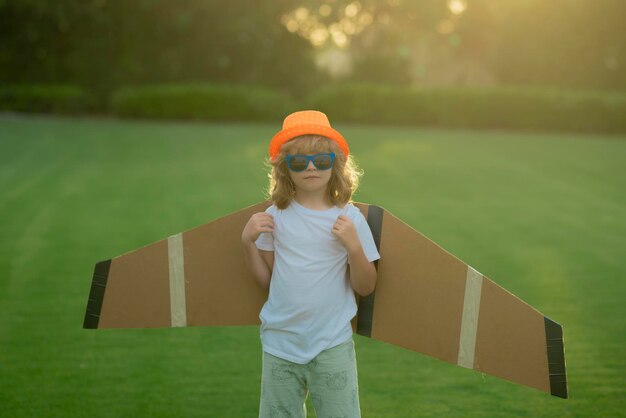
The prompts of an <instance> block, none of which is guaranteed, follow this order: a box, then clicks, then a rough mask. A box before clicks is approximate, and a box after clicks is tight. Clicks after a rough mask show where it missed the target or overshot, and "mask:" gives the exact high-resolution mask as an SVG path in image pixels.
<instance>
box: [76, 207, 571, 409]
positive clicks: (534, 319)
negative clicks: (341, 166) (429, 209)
mask: <svg viewBox="0 0 626 418" xmlns="http://www.w3.org/2000/svg"><path fill="white" fill-rule="evenodd" d="M269 205H270V203H269V202H261V203H258V204H256V205H253V206H250V207H248V208H246V209H243V210H240V211H237V212H235V213H233V214H231V215H228V216H225V217H223V218H220V219H217V220H215V221H212V222H209V223H207V224H205V225H201V226H199V227H196V228H194V229H191V230H189V231H185V232H183V233H181V234H176V235H174V236H172V237H170V238H169V239H164V240H162V241H158V242H156V243H153V244H151V245H148V246H145V247H142V248H139V249H137V250H135V251H131V252H129V253H126V254H124V255H121V256H118V257H115V258H113V259H110V260H105V261H102V262H100V263H98V264H96V268H95V270H94V277H93V281H92V288H91V293H90V297H89V301H88V306H87V312H86V314H85V322H84V327H85V328H133V327H141V328H143V327H171V326H231V325H256V324H259V312H260V310H261V307H262V305H263V303H264V302H265V300H266V299H267V294H266V293H264V292H263V291H261V290H260V288H259V287H258V286H257V284H256V282H255V280H254V279H253V277H252V276H251V275H250V273H249V272H248V271H247V269H246V267H245V264H244V262H243V255H242V248H241V232H242V231H243V227H244V225H245V224H246V222H247V221H248V219H249V218H250V216H252V214H254V213H256V212H261V211H264V210H265V209H266V208H267V207H268V206H269ZM355 205H356V206H357V207H359V209H360V210H361V211H362V213H363V214H364V216H365V217H366V219H368V224H369V225H370V228H371V230H372V233H373V235H374V239H375V241H376V243H377V245H378V248H379V252H380V254H381V259H380V260H379V261H378V263H377V268H378V282H377V286H376V291H375V292H374V293H373V294H372V295H370V296H368V297H366V298H361V299H360V300H359V313H358V315H357V317H356V318H355V320H354V321H353V326H354V328H355V331H356V332H357V333H359V334H361V335H364V336H367V337H370V338H374V339H376V340H380V341H384V342H387V343H390V344H394V345H397V346H400V347H404V348H407V349H409V350H413V351H417V352H419V353H423V354H426V355H429V356H432V357H435V358H438V359H441V360H444V361H446V362H449V363H452V364H458V365H460V366H462V367H466V368H472V369H474V370H477V371H481V372H484V373H487V374H490V375H493V376H497V377H500V378H503V379H506V380H510V381H512V382H516V383H519V384H522V385H525V386H529V387H532V388H535V389H539V390H542V391H545V392H548V393H551V394H553V395H555V396H559V397H562V398H566V397H567V380H566V375H565V358H564V352H563V333H562V327H561V326H560V325H559V324H557V323H555V322H554V321H552V320H549V319H548V318H545V317H544V316H543V315H542V314H541V313H540V312H538V311H537V310H536V309H534V308H533V307H531V306H530V305H528V304H526V303H525V302H523V301H522V300H520V299H519V298H517V297H516V296H514V295H513V294H511V293H509V292H507V291H506V290H505V289H503V288H501V287H500V286H498V285H497V284H495V283H494V282H493V281H491V280H490V279H488V278H487V277H485V276H484V275H482V274H480V273H479V272H478V271H477V269H474V268H472V267H471V266H468V265H467V264H466V263H464V262H463V261H461V260H459V259H458V258H456V257H454V256H453V255H452V254H450V253H448V252H447V251H445V250H444V249H443V248H441V247H440V246H438V245H437V244H435V243H434V242H432V241H431V240H429V239H428V238H427V237H425V236H424V235H422V234H420V233H419V232H418V231H416V230H414V229H413V228H411V227H410V226H409V225H407V224H405V223H404V222H402V221H401V220H400V219H398V218H396V217H395V216H393V215H392V214H391V213H389V212H388V211H386V210H384V209H382V208H380V207H377V206H373V205H367V204H362V203H355ZM181 257H182V258H181ZM183 279H184V283H183ZM183 286H184V287H183ZM183 289H184V291H183Z"/></svg>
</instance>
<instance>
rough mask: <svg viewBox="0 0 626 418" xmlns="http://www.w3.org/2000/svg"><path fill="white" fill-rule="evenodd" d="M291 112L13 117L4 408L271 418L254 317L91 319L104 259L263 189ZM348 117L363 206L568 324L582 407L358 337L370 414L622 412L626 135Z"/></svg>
mask: <svg viewBox="0 0 626 418" xmlns="http://www.w3.org/2000/svg"><path fill="white" fill-rule="evenodd" d="M280 122H281V121H277V122H276V123H275V124H273V125H271V124H270V125H268V124H204V123H182V122H144V121H118V120H98V119H65V118H48V117H25V118H22V117H12V116H7V115H4V116H0V191H1V195H0V225H1V234H0V416H2V417H5V416H6V417H53V416H54V417H142V416H146V417H192V416H198V417H254V416H256V414H257V407H258V401H259V389H260V373H261V346H260V342H259V336H258V328H256V327H239V328H187V329H139V330H95V331H94V330H83V329H82V321H83V315H84V310H85V306H86V301H87V296H88V293H89V289H90V285H91V275H92V272H93V266H94V263H95V262H96V261H99V260H103V259H107V258H111V257H115V256H117V255H120V254H122V253H125V252H127V251H130V250H132V249H135V248H137V247H140V246H143V245H146V244H149V243H152V242H154V241H158V240H160V239H163V238H165V237H167V236H168V235H171V234H174V233H177V232H180V231H183V230H187V229H190V228H193V227H195V226H198V225H201V224H204V223H206V222H208V221H210V220H212V219H215V218H217V217H220V216H223V215H226V214H229V213H231V212H232V211H235V210H237V209H239V208H242V207H245V206H248V205H251V204H253V203H256V202H257V201H260V200H263V199H264V192H263V190H264V188H265V187H266V179H267V178H266V173H265V169H264V165H263V161H262V160H263V157H264V156H265V153H266V150H267V145H268V141H269V139H270V138H271V136H272V135H273V134H274V133H275V132H276V131H277V130H278V129H279V126H280ZM337 127H338V129H339V130H340V131H341V132H342V133H343V134H344V136H345V137H346V139H347V140H348V142H349V143H350V145H351V150H352V152H353V154H354V155H355V156H356V158H357V161H358V162H359V163H360V165H361V166H362V168H364V170H365V173H366V174H365V176H364V178H363V182H362V187H361V188H360V190H359V191H358V193H357V195H356V196H355V200H357V201H363V202H368V203H375V204H378V205H380V206H383V207H385V208H386V209H387V210H389V211H391V212H392V213H393V214H395V215H396V216H398V217H399V218H401V219H403V220H404V221H405V222H407V223H408V224H410V225H411V226H413V227H414V228H416V229H417V230H419V231H421V232H422V233H424V234H425V235H426V236H428V237H429V238H431V239H432V240H434V241H435V242H437V243H438V244H439V245H441V246H442V247H443V248H445V249H446V250H448V251H449V252H451V253H452V254H454V255H456V256H457V257H459V258H460V259H462V260H464V261H466V262H467V263H469V264H470V265H472V266H474V267H475V268H477V269H478V270H479V271H481V272H482V273H483V274H485V275H486V276H487V277H489V278H490V279H492V280H494V281H495V282H497V283H498V284H500V285H501V286H503V287H504V288H506V289H507V290H509V291H511V292H512V293H514V294H515V295H517V296H519V297H520V298H522V299H523V300H525V301H526V302H528V303H529V304H531V305H533V306H534V307H536V308H537V309H539V310H540V311H541V312H542V313H544V314H545V315H547V316H548V317H550V318H552V319H554V320H555V321H557V322H559V323H561V324H562V325H563V327H564V332H565V354H566V360H567V366H568V370H567V371H568V380H569V390H570V399H568V400H563V399H560V398H556V397H552V396H550V395H547V394H545V393H543V392H539V391H536V390H533V389H529V388H526V387H522V386H519V385H516V384H513V383H510V382H507V381H503V380H499V379H497V378H494V377H491V376H488V375H483V374H480V373H476V372H473V371H470V370H466V369H463V368H460V367H457V366H453V365H450V364H447V363H444V362H441V361H439V360H435V359H432V358H429V357H426V356H423V355H420V354H416V353H413V352H410V351H407V350H403V349H401V348H397V347H393V346H390V345H387V344H384V343H380V342H376V341H372V340H369V339H366V338H362V337H359V336H357V337H355V339H356V343H357V358H358V362H359V379H360V391H361V407H362V412H363V416H364V417H527V416H528V417H615V416H624V415H625V412H624V411H626V360H625V358H626V356H625V354H626V349H625V347H626V319H625V318H626V307H625V305H624V304H625V302H626V297H625V296H626V284H625V282H624V280H625V279H626V193H624V188H625V182H624V180H625V178H626V138H624V137H603V136H583V135H557V134H523V133H504V132H476V131H462V130H458V131H446V130H420V129H391V128H383V127H376V128H372V127H364V126H353V125H338V126H337Z"/></svg>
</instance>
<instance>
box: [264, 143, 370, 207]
mask: <svg viewBox="0 0 626 418" xmlns="http://www.w3.org/2000/svg"><path fill="white" fill-rule="evenodd" d="M324 152H334V153H335V162H334V164H333V168H332V173H331V176H330V180H329V181H328V185H327V188H326V192H327V193H328V198H329V200H330V202H331V203H332V204H333V205H336V206H339V207H343V206H344V205H346V204H347V203H349V202H350V201H351V200H352V195H353V194H354V192H356V190H357V188H358V187H359V181H360V178H361V176H362V175H363V171H362V170H360V169H359V168H358V167H357V164H356V162H355V161H354V158H353V157H352V154H350V155H348V156H347V157H346V155H345V154H344V153H343V151H342V150H341V148H339V145H337V143H336V142H335V141H333V140H331V139H328V138H326V137H324V136H320V135H302V136H298V137H296V138H294V139H291V140H289V141H288V142H286V143H285V144H284V145H283V146H282V147H281V149H280V154H279V155H278V156H277V158H276V160H275V161H271V160H269V159H268V160H266V165H267V166H269V167H270V168H271V170H270V173H269V174H268V177H269V187H268V190H267V195H268V199H269V200H271V201H272V203H274V205H276V207H277V208H278V209H281V210H282V209H285V208H286V207H287V206H289V203H290V202H291V199H293V197H294V196H295V194H296V187H295V184H294V183H293V180H292V179H291V176H290V175H289V168H288V167H287V162H286V161H285V157H286V156H287V155H290V154H291V155H293V154H318V153H324Z"/></svg>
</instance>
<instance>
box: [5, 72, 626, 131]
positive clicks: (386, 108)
mask: <svg viewBox="0 0 626 418" xmlns="http://www.w3.org/2000/svg"><path fill="white" fill-rule="evenodd" d="M101 102H102V100H101V99H98V98H96V97H95V96H94V95H93V93H90V92H89V91H87V90H85V89H84V88H82V87H79V86H75V85H11V86H0V111H18V112H39V113H56V114H77V113H88V112H94V111H97V112H109V113H112V114H114V115H118V116H123V117H146V118H179V119H201V120H215V121H247V120H251V121H261V120H266V121H271V122H272V123H280V121H282V119H283V118H284V117H285V116H286V115H287V114H289V113H291V112H293V111H294V110H297V109H305V108H308V109H319V110H322V111H323V112H326V113H327V114H328V115H329V116H330V118H331V120H332V121H333V123H335V122H354V123H362V124H386V125H409V126H437V127H453V128H454V127H456V128H478V129H482V128H496V129H510V130H535V131H568V132H592V133H620V134H623V133H626V117H624V115H626V94H625V93H621V92H616V93H613V92H605V91H572V90H559V89H554V88H537V87H535V88H528V87H491V88H468V87H462V88H408V87H398V86H388V85H380V84H334V85H327V86H323V87H321V88H320V89H318V90H317V91H316V92H315V93H314V94H313V95H311V96H310V97H308V98H307V99H305V100H303V101H301V102H299V103H298V102H295V101H294V100H293V99H292V98H291V97H290V96H288V95H286V94H283V93H281V92H279V91H276V90H272V89H269V88H266V87H262V86H258V85H241V84H237V85H226V84H209V83H195V84H157V85H145V86H132V87H130V86H129V87H122V88H120V89H118V90H116V91H114V92H113V94H112V95H110V96H109V100H108V108H106V106H102V105H101V104H100V103H101Z"/></svg>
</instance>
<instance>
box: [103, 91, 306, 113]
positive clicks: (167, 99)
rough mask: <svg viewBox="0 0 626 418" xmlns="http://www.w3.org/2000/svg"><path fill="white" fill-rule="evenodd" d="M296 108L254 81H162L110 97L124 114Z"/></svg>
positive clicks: (115, 108)
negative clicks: (232, 82) (229, 82)
mask: <svg viewBox="0 0 626 418" xmlns="http://www.w3.org/2000/svg"><path fill="white" fill-rule="evenodd" d="M294 108H296V105H295V103H294V102H293V101H292V99H291V98H290V97H289V96H287V95H285V94H282V93H279V92H277V91H274V90H271V89H268V88H265V87H260V86H255V85H239V84H238V85H215V84H161V85H149V86H137V87H126V88H121V89H119V90H117V91H116V92H114V93H113V95H112V97H111V100H110V110H111V112H112V113H114V114H116V115H119V116H125V117H147V118H178V119H203V120H273V121H275V120H277V119H280V118H283V117H284V116H285V115H286V114H288V113H289V112H291V111H293V109H294Z"/></svg>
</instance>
